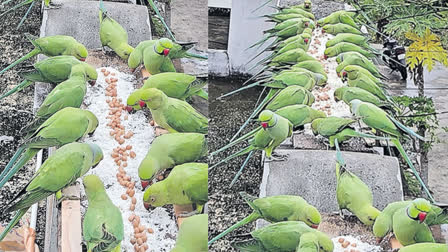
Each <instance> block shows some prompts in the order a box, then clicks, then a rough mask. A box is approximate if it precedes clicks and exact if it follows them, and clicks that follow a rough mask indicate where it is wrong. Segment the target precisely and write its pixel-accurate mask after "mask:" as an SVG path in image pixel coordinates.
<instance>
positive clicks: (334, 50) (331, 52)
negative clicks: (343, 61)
mask: <svg viewBox="0 0 448 252" xmlns="http://www.w3.org/2000/svg"><path fill="white" fill-rule="evenodd" d="M345 52H358V53H360V54H362V55H364V56H365V57H367V58H374V57H375V56H376V54H375V53H373V52H370V51H367V50H365V49H364V48H362V47H360V46H358V45H355V44H352V43H349V42H340V43H337V44H336V45H334V46H332V47H327V49H325V52H324V57H325V59H327V58H331V57H336V56H338V55H339V54H341V53H345Z"/></svg>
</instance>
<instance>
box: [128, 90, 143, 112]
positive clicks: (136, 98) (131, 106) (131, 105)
mask: <svg viewBox="0 0 448 252" xmlns="http://www.w3.org/2000/svg"><path fill="white" fill-rule="evenodd" d="M142 91H143V89H137V90H135V91H134V92H132V93H131V94H130V95H129V97H128V99H127V100H126V105H127V106H126V111H128V113H132V112H135V111H136V110H140V109H141V107H140V97H141V93H142Z"/></svg>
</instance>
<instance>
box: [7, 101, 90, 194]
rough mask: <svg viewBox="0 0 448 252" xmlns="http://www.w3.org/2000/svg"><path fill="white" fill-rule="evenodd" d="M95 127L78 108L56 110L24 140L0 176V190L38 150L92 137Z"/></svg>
mask: <svg viewBox="0 0 448 252" xmlns="http://www.w3.org/2000/svg"><path fill="white" fill-rule="evenodd" d="M97 126H98V119H97V118H96V116H95V115H94V114H93V113H92V112H90V111H88V110H82V109H79V108H72V107H67V108H64V109H61V110H59V111H58V112H56V113H55V114H53V115H52V116H51V117H50V118H48V119H47V120H46V121H45V122H44V123H42V125H41V126H40V127H39V128H37V129H36V130H35V131H34V132H33V133H32V134H30V135H29V137H27V138H26V139H25V142H24V143H23V144H22V145H21V146H20V147H19V148H18V149H17V151H16V153H15V154H14V156H13V157H12V158H11V160H10V161H9V163H8V164H7V165H6V167H5V168H4V169H3V171H2V173H1V174H0V188H2V187H3V185H5V183H6V182H7V181H8V180H9V179H10V178H11V177H12V176H13V175H14V174H15V173H16V172H17V171H18V170H19V169H20V168H22V167H23V166H24V165H25V164H26V163H27V162H28V161H29V160H30V159H31V158H33V157H34V155H36V154H37V152H39V150H41V149H45V148H49V147H53V146H62V145H64V144H67V143H71V142H74V141H77V140H79V139H81V138H83V137H84V136H86V135H87V134H93V133H94V132H95V130H96V127H97Z"/></svg>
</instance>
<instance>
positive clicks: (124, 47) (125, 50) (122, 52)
mask: <svg viewBox="0 0 448 252" xmlns="http://www.w3.org/2000/svg"><path fill="white" fill-rule="evenodd" d="M133 51H134V47H132V46H130V45H128V44H127V43H123V44H121V46H120V47H118V48H117V49H116V50H115V52H116V53H117V54H118V56H120V58H122V59H123V60H128V59H129V55H131V53H132V52H133Z"/></svg>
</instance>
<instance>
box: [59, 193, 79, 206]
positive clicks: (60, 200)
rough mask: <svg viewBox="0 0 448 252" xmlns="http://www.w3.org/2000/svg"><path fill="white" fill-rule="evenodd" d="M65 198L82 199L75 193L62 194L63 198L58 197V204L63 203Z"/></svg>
mask: <svg viewBox="0 0 448 252" xmlns="http://www.w3.org/2000/svg"><path fill="white" fill-rule="evenodd" d="M64 200H81V199H80V197H78V196H74V195H62V197H61V198H59V199H58V201H57V204H58V205H59V204H61V203H62V201H64Z"/></svg>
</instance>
